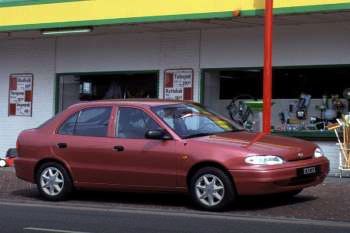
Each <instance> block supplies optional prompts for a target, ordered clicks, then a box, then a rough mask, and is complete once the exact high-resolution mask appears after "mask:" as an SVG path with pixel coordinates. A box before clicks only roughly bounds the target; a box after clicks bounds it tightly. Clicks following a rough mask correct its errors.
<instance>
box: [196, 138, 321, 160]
mask: <svg viewBox="0 0 350 233" xmlns="http://www.w3.org/2000/svg"><path fill="white" fill-rule="evenodd" d="M195 140H200V141H202V142H205V143H211V144H216V145H218V146H229V147H234V148H237V147H239V149H244V150H246V151H247V153H248V154H256V155H279V156H281V157H283V158H284V159H285V160H286V161H294V160H300V159H308V158H311V157H313V154H314V150H315V148H316V145H315V144H314V143H312V142H308V141H304V140H300V139H296V138H289V137H282V136H275V135H270V134H265V133H251V132H246V131H242V132H229V133H221V134H216V135H211V136H206V137H200V138H195Z"/></svg>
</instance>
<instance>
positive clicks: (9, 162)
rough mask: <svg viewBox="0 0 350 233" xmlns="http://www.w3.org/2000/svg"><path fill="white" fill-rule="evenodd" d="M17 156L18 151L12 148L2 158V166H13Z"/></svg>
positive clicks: (0, 164) (0, 161)
mask: <svg viewBox="0 0 350 233" xmlns="http://www.w3.org/2000/svg"><path fill="white" fill-rule="evenodd" d="M16 156H17V151H16V149H14V148H10V149H8V150H7V152H6V156H5V158H4V159H2V158H0V167H13V164H14V160H15V158H16Z"/></svg>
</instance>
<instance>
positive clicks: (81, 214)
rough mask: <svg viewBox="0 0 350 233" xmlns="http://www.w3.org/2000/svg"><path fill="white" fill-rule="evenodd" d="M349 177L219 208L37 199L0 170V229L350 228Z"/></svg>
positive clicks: (170, 200)
mask: <svg viewBox="0 0 350 233" xmlns="http://www.w3.org/2000/svg"><path fill="white" fill-rule="evenodd" d="M349 193H350V179H343V180H339V179H336V178H329V179H327V180H326V182H325V183H324V184H323V185H320V186H317V187H313V188H309V189H306V190H305V191H303V192H302V193H301V194H300V195H298V196H297V197H295V198H291V199H284V198H279V197H277V196H270V197H245V198H240V199H239V200H238V202H237V203H236V205H235V206H233V207H232V209H231V210H229V211H226V212H223V213H215V214H213V213H207V212H201V211H197V210H196V209H195V208H194V207H193V205H192V204H191V201H190V199H189V197H188V196H186V195H178V194H151V193H148V194H146V193H138V194H137V193H134V194H132V193H119V192H76V193H75V194H74V195H73V196H72V197H71V199H70V200H69V201H65V202H59V203H51V202H46V201H43V200H41V199H40V196H39V195H38V192H37V190H36V188H35V186H33V185H32V184H28V183H26V182H23V181H21V180H19V179H16V178H15V176H14V172H13V170H11V169H3V170H0V233H7V232H11V233H16V232H24V233H36V232H39V233H40V232H48V233H49V232H56V233H79V232H83V233H84V232H88V233H97V232H102V233H104V232H106V233H108V232H113V233H119V232H121V233H124V232H126V233H128V232H137V233H144V232H180V233H187V232H194V233H202V232H213V233H219V232H239V233H244V232H258V233H264V232H269V233H270V232H283V233H288V232H303V233H304V232H311V233H312V232H315V233H322V232H331V233H334V232H336V233H342V232H344V233H345V232H346V233H348V232H350V211H349V206H350V195H349Z"/></svg>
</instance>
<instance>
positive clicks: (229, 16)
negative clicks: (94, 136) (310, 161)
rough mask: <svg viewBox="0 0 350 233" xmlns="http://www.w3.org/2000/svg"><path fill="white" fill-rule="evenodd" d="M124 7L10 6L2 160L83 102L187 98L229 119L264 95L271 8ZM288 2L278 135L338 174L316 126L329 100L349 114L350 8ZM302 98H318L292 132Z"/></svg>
mask: <svg viewBox="0 0 350 233" xmlns="http://www.w3.org/2000/svg"><path fill="white" fill-rule="evenodd" d="M118 2H119V3H117V1H103V0H96V1H73V0H63V1H62V0H57V1H52V0H43V1H21V0H19V1H18V0H17V1H11V0H8V1H3V3H0V54H1V57H0V106H1V108H0V154H4V153H5V151H6V150H7V149H8V148H10V147H14V146H15V143H16V137H17V135H18V133H19V132H20V131H21V130H23V129H27V128H33V127H37V126H38V125H40V124H41V123H43V122H44V121H45V120H47V119H49V118H50V117H52V116H53V115H55V114H56V113H58V112H59V111H62V110H63V109H65V108H66V107H68V106H69V105H71V104H73V103H75V102H78V101H81V100H96V99H106V98H134V97H136V98H177V97H178V98H185V99H191V100H194V101H198V102H202V103H203V104H205V105H207V106H209V107H210V108H212V109H213V110H215V111H217V112H220V113H222V114H225V115H228V112H227V109H226V107H227V105H228V104H229V103H230V101H231V100H232V98H234V97H236V96H239V95H249V96H252V97H253V98H257V99H261V98H262V66H263V34H264V33H263V30H264V25H263V17H262V15H263V6H264V1H254V0H249V1H246V0H245V1H211V0H205V1H201V3H196V1H193V4H189V3H188V1H176V2H175V3H174V2H173V1H172V3H170V2H168V3H159V1H143V0H139V1H138V5H137V6H135V5H130V3H129V2H127V1H125V2H122V3H120V1H118ZM218 2H220V4H219V3H218ZM290 2H291V1H282V0H280V1H276V4H275V15H276V16H275V19H274V42H273V47H274V48H273V65H274V78H273V103H274V105H273V109H272V111H273V113H272V125H273V127H274V131H278V132H274V133H279V134H285V135H290V136H296V137H300V138H306V139H308V140H313V141H316V142H317V143H319V144H320V145H321V147H322V148H323V149H324V150H325V152H326V154H327V156H329V158H330V159H331V162H332V163H331V164H332V165H331V166H332V168H331V169H332V173H333V174H335V173H337V172H338V171H337V166H338V162H337V158H338V152H337V148H336V146H335V136H334V134H333V133H332V132H328V131H324V130H322V127H318V128H317V127H314V125H312V124H311V123H310V120H309V119H310V117H317V118H324V111H326V110H327V108H332V103H331V101H330V100H329V106H328V107H325V109H324V110H322V112H321V110H320V109H322V108H323V102H322V98H323V96H324V95H327V96H328V97H329V98H331V96H332V95H339V97H340V101H341V102H342V103H343V105H344V106H343V108H342V109H341V111H342V112H343V113H346V112H347V111H348V106H347V105H348V102H347V100H346V99H344V98H343V92H344V90H345V89H346V88H349V87H350V52H349V51H350V43H349V41H350V26H349V22H350V11H349V10H350V1H340V0H334V1H331V0H329V1H317V0H304V1H292V2H293V3H290ZM48 12H49V13H48ZM63 12H64V14H63ZM77 30H78V31H77ZM78 32H80V33H78ZM175 75H179V77H180V76H181V77H182V79H183V84H184V83H185V82H186V84H185V87H178V88H176V87H174V85H176V84H175V82H174V80H173V78H174V76H175ZM180 86H181V85H180ZM179 88H180V89H181V88H182V89H181V90H179ZM302 93H305V94H308V95H311V101H310V104H309V106H308V108H307V113H306V114H307V115H306V117H305V120H300V119H299V120H295V119H292V120H294V121H296V122H294V123H293V125H294V126H293V127H294V128H288V129H287V128H286V126H285V125H283V124H282V121H281V120H282V119H281V114H280V113H285V116H287V115H288V114H289V110H290V108H293V107H290V105H292V106H294V108H296V107H297V104H296V101H297V100H298V99H299V97H300V95H301V94H302ZM18 96H19V97H18ZM18 98H19V100H18ZM16 101H17V102H16ZM316 106H318V107H316ZM293 111H294V112H295V109H294V110H293ZM293 111H292V112H293ZM293 114H295V113H290V114H289V117H290V118H295V117H294V115H293ZM287 117H288V116H287ZM312 127H314V128H312Z"/></svg>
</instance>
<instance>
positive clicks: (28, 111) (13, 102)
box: [8, 74, 33, 117]
mask: <svg viewBox="0 0 350 233" xmlns="http://www.w3.org/2000/svg"><path fill="white" fill-rule="evenodd" d="M32 107H33V74H11V75H10V82H9V107H8V115H9V116H27V117H30V116H32Z"/></svg>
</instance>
